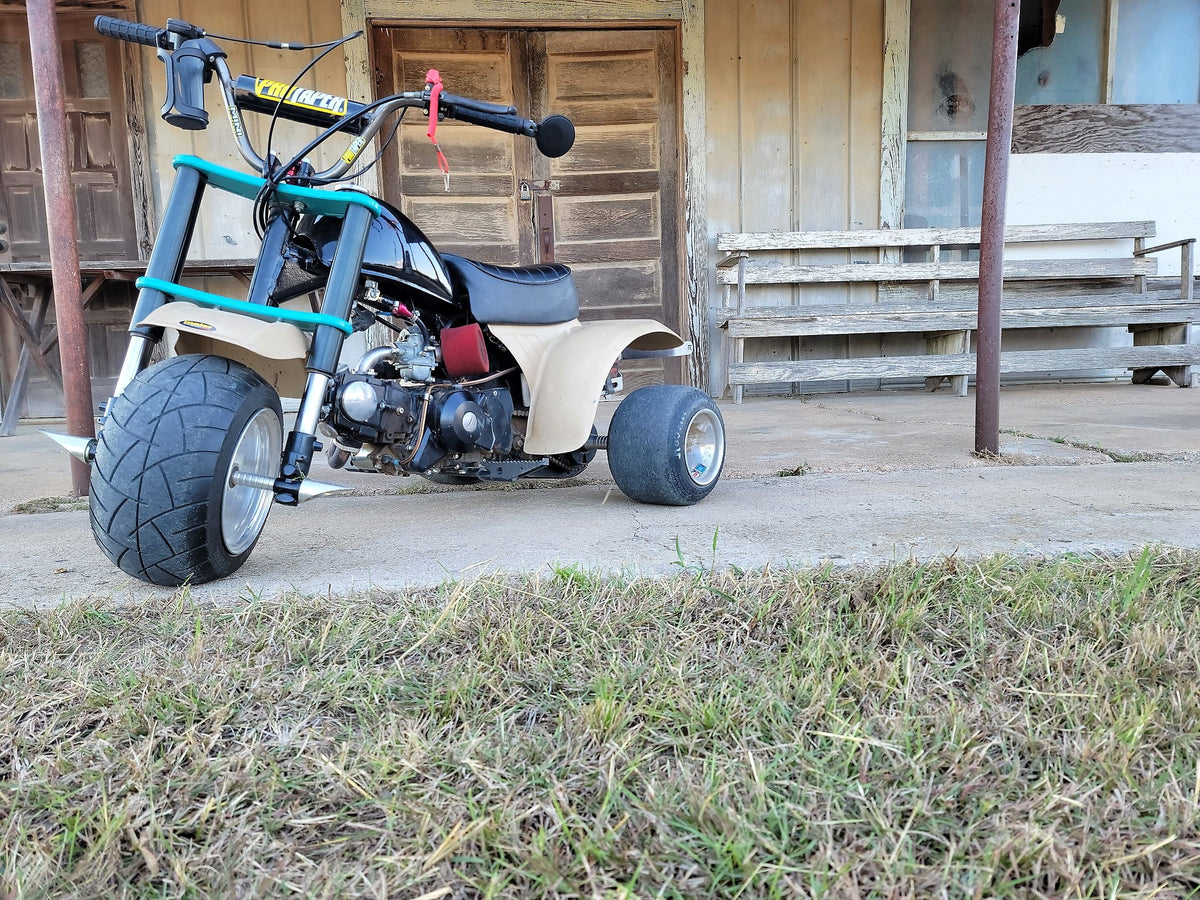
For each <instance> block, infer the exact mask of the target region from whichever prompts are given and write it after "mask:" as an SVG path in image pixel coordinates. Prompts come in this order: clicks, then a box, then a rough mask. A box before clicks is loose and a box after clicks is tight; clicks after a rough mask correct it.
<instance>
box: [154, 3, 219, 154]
mask: <svg viewBox="0 0 1200 900" xmlns="http://www.w3.org/2000/svg"><path fill="white" fill-rule="evenodd" d="M173 24H174V25H187V27H188V28H190V29H192V30H193V31H195V30H196V29H195V28H194V27H193V26H191V25H188V23H187V22H179V21H178V20H176V19H171V20H170V21H169V23H168V30H169V29H170V27H171V25H173ZM217 56H225V51H223V50H222V49H221V48H220V47H218V46H217V45H216V44H214V43H213V42H212V41H210V40H209V39H208V38H193V39H189V40H186V41H184V42H183V43H182V44H180V45H179V46H178V47H177V48H176V49H174V50H171V49H168V48H166V47H159V48H158V58H159V59H161V60H162V61H163V65H164V66H166V69H167V97H166V99H165V100H164V101H163V105H162V110H161V114H162V117H163V119H164V120H165V121H166V122H167V123H169V124H171V125H174V126H176V127H177V128H183V129H186V130H188V131H201V130H203V129H205V128H207V127H208V113H207V112H206V111H205V109H204V85H205V84H207V83H208V82H210V81H212V68H211V67H210V65H209V60H210V59H212V58H213V57H217Z"/></svg>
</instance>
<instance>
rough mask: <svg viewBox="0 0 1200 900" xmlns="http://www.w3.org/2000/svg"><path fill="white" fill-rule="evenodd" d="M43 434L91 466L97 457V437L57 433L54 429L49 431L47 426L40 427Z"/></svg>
mask: <svg viewBox="0 0 1200 900" xmlns="http://www.w3.org/2000/svg"><path fill="white" fill-rule="evenodd" d="M38 431H40V432H41V433H42V434H44V435H45V436H46V437H48V438H50V440H52V441H54V443H56V444H58V446H60V447H62V448H63V449H64V450H66V451H67V452H68V453H70V454H71V455H72V456H73V457H75V458H76V459H78V460H81V461H82V462H85V463H87V464H88V465H89V466H90V465H91V464H92V462H93V461H94V460H95V459H96V439H95V438H89V437H75V436H74V435H72V434H57V433H56V432H53V431H47V430H46V429H45V428H39V429H38Z"/></svg>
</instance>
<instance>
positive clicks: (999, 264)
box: [975, 0, 1021, 455]
mask: <svg viewBox="0 0 1200 900" xmlns="http://www.w3.org/2000/svg"><path fill="white" fill-rule="evenodd" d="M1020 15H1021V5H1020V3H1019V2H1018V0H996V16H995V22H994V28H993V32H992V86H991V91H990V93H989V95H988V96H989V101H988V130H987V159H986V161H985V162H984V165H983V220H982V227H981V228H980V239H979V330H978V332H977V336H978V337H977V341H978V347H977V351H978V352H977V353H976V355H975V452H976V453H979V454H985V455H987V454H990V455H996V454H999V452H1000V308H1001V290H1002V287H1003V282H1004V213H1005V204H1006V198H1007V195H1008V157H1009V154H1010V152H1011V149H1012V126H1013V99H1014V97H1015V95H1016V89H1017V88H1016V85H1017V25H1018V22H1019V20H1020Z"/></svg>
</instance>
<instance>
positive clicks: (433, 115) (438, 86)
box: [425, 69, 450, 190]
mask: <svg viewBox="0 0 1200 900" xmlns="http://www.w3.org/2000/svg"><path fill="white" fill-rule="evenodd" d="M425 87H426V88H428V89H429V129H428V130H427V131H426V132H425V134H426V135H427V136H428V138H429V142H430V143H431V144H433V146H434V149H435V150H437V162H438V168H439V169H441V170H442V175H444V176H445V178H446V190H450V163H449V162H448V161H447V160H446V156H445V154H443V153H442V148H441V147H439V146H438V142H437V127H438V97H439V96H441V93H442V76H441V74H440V73H439V72H438V70H437V69H430V70H429V71H428V72H426V73H425Z"/></svg>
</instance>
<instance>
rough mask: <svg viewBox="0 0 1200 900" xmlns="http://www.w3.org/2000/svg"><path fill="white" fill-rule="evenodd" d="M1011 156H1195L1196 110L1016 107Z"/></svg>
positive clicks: (1199, 118) (1174, 106)
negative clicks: (1102, 154) (1066, 154)
mask: <svg viewBox="0 0 1200 900" xmlns="http://www.w3.org/2000/svg"><path fill="white" fill-rule="evenodd" d="M1012 149H1013V153H1200V104H1195V103H1194V104H1184V103H1170V104H1131V105H1126V106H1116V105H1113V106H1105V105H1102V104H1087V105H1080V106H1070V105H1063V104H1047V105H1044V106H1018V107H1017V108H1016V110H1015V111H1014V114H1013V142H1012Z"/></svg>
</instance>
